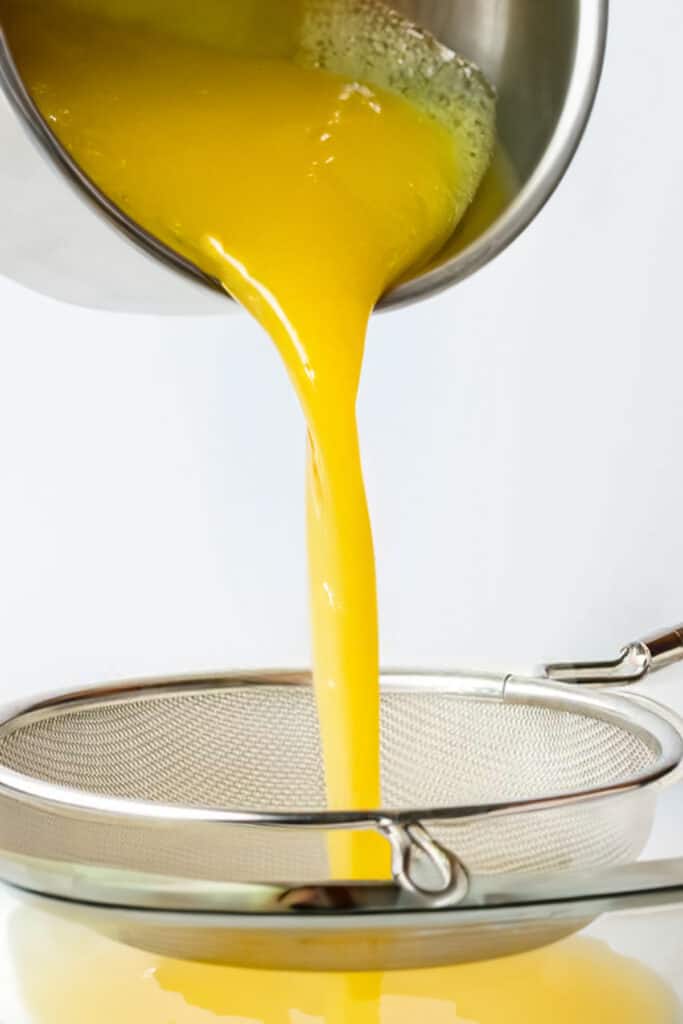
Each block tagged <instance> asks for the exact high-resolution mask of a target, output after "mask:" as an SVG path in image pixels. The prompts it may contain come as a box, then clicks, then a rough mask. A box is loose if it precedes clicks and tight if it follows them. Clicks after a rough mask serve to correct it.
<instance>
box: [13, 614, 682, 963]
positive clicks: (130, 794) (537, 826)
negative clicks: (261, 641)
mask: <svg viewBox="0 0 683 1024" xmlns="http://www.w3.org/2000/svg"><path fill="white" fill-rule="evenodd" d="M679 654H683V645H682V644H681V641H680V634H678V633H676V632H673V633H671V634H667V637H666V638H658V640H657V641H653V642H652V643H651V646H647V645H646V644H640V645H633V646H632V647H631V648H628V649H627V650H626V651H625V653H624V655H623V657H622V658H621V659H620V660H619V661H617V662H613V663H607V664H606V665H603V664H598V665H594V666H574V667H572V668H571V670H570V669H568V667H567V666H555V667H553V668H552V669H550V670H549V671H550V672H551V673H553V674H555V675H556V676H561V677H563V678H566V677H567V676H568V675H569V674H570V671H571V673H573V677H574V678H583V679H588V680H589V681H591V682H594V683H597V682H604V681H605V680H607V681H611V682H615V681H619V680H621V681H625V680H627V679H632V678H635V677H637V676H640V675H644V674H645V672H646V671H647V670H648V669H649V668H653V667H658V665H659V664H660V663H664V662H668V661H670V660H673V658H675V657H677V656H678V655H679ZM381 743H382V787H383V809H382V810H381V811H376V812H372V813H367V814H366V813H360V812H350V813H348V814H339V813H334V814H332V813H327V812H326V810H325V799H324V784H323V770H322V761H321V755H320V746H319V738H318V726H317V719H316V712H315V701H314V697H313V693H312V689H311V686H310V681H309V679H308V677H307V676H305V675H294V674H291V675H286V674H273V673H271V674H267V673H266V674H263V675H260V676H254V675H249V674H246V675H233V676H216V677H206V678H200V679H195V680H179V679H175V680H162V681H152V682H149V683H144V684H141V683H133V684H128V685H123V686H120V687H115V688H103V689H100V690H95V691H89V692H82V693H80V694H71V695H67V696H63V697H58V698H55V699H51V700H48V701H45V702H43V703H41V704H36V705H33V706H31V707H29V708H25V709H21V710H19V711H16V710H15V711H14V713H12V714H11V715H9V716H5V719H4V724H3V725H2V726H1V727H0V877H2V878H4V880H5V881H6V882H8V883H9V884H11V885H13V886H15V887H17V888H18V889H21V890H24V891H25V892H29V893H33V894H38V895H39V896H40V897H42V902H45V903H46V905H49V907H50V908H51V909H53V910H56V911H57V912H60V913H67V914H69V915H71V916H75V917H77V918H79V919H81V920H83V921H84V922H85V923H87V924H89V925H90V926H92V927H95V928H96V929H98V930H100V931H103V932H105V933H107V934H110V935H112V936H114V937H117V938H120V939H122V940H123V941H126V942H129V943H131V944H133V945H138V946H141V947H143V948H147V949H152V950H154V951H156V952H160V953H168V954H171V955H175V956H182V957H184V958H188V959H201V960H209V961H217V962H227V963H240V964H245V965H252V966H273V967H274V966H278V967H285V968H328V969H370V968H390V967H399V966H425V965H430V964H437V963H453V962H456V961H458V960H465V959H476V958H486V957H491V956H494V955H501V954H503V953H507V952H513V951H517V950H521V949H526V948H531V947H533V946H535V945H540V944H543V943H546V942H550V941H553V940H554V939H556V938H559V937H561V936H562V935H565V934H567V933H569V932H571V931H573V930H575V929H576V928H578V927H581V926H582V925H583V924H584V923H586V921H587V920H589V919H590V918H591V917H592V916H595V914H596V913H599V912H600V911H601V910H603V909H606V908H607V904H608V905H609V906H610V907H611V906H617V905H619V906H621V905H626V904H629V903H630V902H633V901H634V900H637V899H638V898H643V899H644V898H645V896H642V894H641V895H640V896H638V895H637V892H636V891H637V890H644V889H647V890H648V892H649V896H648V898H649V899H650V900H651V901H652V900H654V901H657V900H661V899H664V898H668V899H674V898H677V897H678V892H677V889H678V887H683V865H675V864H669V865H647V864H640V865H638V864H634V862H636V861H637V858H638V856H639V854H640V853H641V851H642V849H643V847H644V845H645V842H646V840H647V838H648V835H649V829H650V824H651V819H652V814H653V811H654V807H655V801H656V795H657V790H658V787H657V786H656V785H654V783H655V782H656V781H658V780H662V779H666V778H667V777H668V776H670V775H671V773H672V772H673V771H674V769H675V768H676V767H677V766H678V765H679V764H680V762H681V760H682V758H683V741H682V740H681V735H680V733H679V731H678V729H677V728H676V727H675V725H674V723H673V720H672V718H671V716H667V715H666V714H664V712H663V711H662V713H660V710H659V709H658V708H657V706H656V705H653V704H652V703H651V702H649V701H648V702H644V701H642V700H640V699H637V698H636V699H632V698H629V697H627V696H625V695H624V694H623V693H614V694H608V693H606V692H600V691H597V690H595V689H593V688H590V687H588V688H586V687H582V688H579V687H576V686H568V685H566V684H565V683H559V682H550V681H548V680H547V679H546V680H531V679H523V678H518V677H510V676H495V675H472V674H448V675H446V674H432V675H424V674H405V673H389V674H387V675H385V677H384V679H383V692H382V732H381ZM331 829H335V830H337V829H375V830H377V831H379V832H380V833H381V834H383V835H384V836H385V837H386V839H387V842H389V843H390V844H391V847H392V854H393V874H394V877H393V880H392V881H387V882H381V881H377V882H367V883H362V882H353V883H345V882H336V881H333V880H331V879H330V876H329V870H328V866H327V856H326V838H327V835H328V833H329V831H330V830H331ZM678 898H681V897H678ZM606 901H607V903H606Z"/></svg>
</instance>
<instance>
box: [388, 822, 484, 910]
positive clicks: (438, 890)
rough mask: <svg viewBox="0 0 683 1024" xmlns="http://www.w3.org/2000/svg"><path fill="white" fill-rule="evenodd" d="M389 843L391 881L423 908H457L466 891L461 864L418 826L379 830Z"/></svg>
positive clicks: (464, 874) (467, 879)
mask: <svg viewBox="0 0 683 1024" xmlns="http://www.w3.org/2000/svg"><path fill="white" fill-rule="evenodd" d="M382 832H383V833H384V835H385V836H386V837H387V839H388V840H389V842H390V843H391V867H392V872H393V875H394V880H395V881H396V883H397V884H398V885H400V886H401V888H402V889H404V890H405V891H406V892H409V893H410V894H411V895H414V896H417V897H419V898H420V900H421V901H424V904H425V906H426V907H430V908H437V907H444V906H449V907H453V906H457V904H458V903H460V902H461V901H462V900H464V898H465V897H466V896H467V893H468V891H469V885H470V883H469V876H468V874H467V870H466V868H465V866H464V864H462V862H461V861H460V860H459V859H458V858H457V857H456V856H455V854H453V853H451V852H450V851H449V850H446V849H444V847H443V846H441V845H440V844H439V843H437V841H436V840H435V839H434V838H433V836H431V835H430V834H429V832H428V831H427V829H426V828H425V827H424V825H422V824H420V822H412V823H410V824H400V823H397V822H395V821H392V822H391V823H390V824H388V825H385V826H383V827H382Z"/></svg>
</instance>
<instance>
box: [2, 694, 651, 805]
mask: <svg viewBox="0 0 683 1024" xmlns="http://www.w3.org/2000/svg"><path fill="white" fill-rule="evenodd" d="M381 751H382V766H383V767H382V775H383V802H384V805H385V806H386V807H389V808H416V807H422V808H424V807H442V806H453V805H457V804H472V803H486V802H491V801H497V800H512V799H523V798H529V797H538V796H544V795H551V794H555V793H558V794H559V793H566V792H570V791H572V790H576V789H585V788H589V787H595V786H599V785H602V784H612V783H615V782H620V781H625V780H627V779H629V778H631V777H633V776H634V775H636V774H639V773H640V772H642V771H643V770H647V769H648V768H650V767H651V766H652V765H654V763H655V761H656V759H657V754H658V752H657V750H656V749H654V748H653V747H652V746H651V745H649V744H648V743H647V742H646V741H645V739H643V738H641V737H640V736H639V735H637V734H634V733H633V732H631V731H629V730H628V729H626V728H622V727H620V726H619V725H615V724H611V723H609V722H605V721H602V720H600V719H597V718H591V717H589V716H588V715H585V714H575V713H571V712H567V711H563V710H556V709H553V708H549V707H541V706H534V705H530V704H529V705H525V704H507V703H503V702H491V701H484V700H479V699H475V698H471V697H462V696H458V695H454V694H448V693H433V692H432V693H430V692H425V693H401V692H399V693H387V694H385V695H384V696H383V699H382V726H381ZM0 763H1V764H2V765H4V766H5V767H7V768H11V769H13V770H14V771H17V772H20V773H22V774H26V775H30V776H33V777H37V778H40V779H43V780H45V781H47V782H51V783H56V784H60V785H64V786H70V787H73V788H76V789H81V790H85V791H89V792H93V793H98V794H103V795H108V796H116V797H123V798H132V799H138V800H149V801H154V802H162V803H171V804H181V805H185V806H202V807H211V808H222V809H245V810H257V811H294V810H302V809H303V810H311V811H316V810H323V809H324V808H325V792H324V782H323V770H322V760H321V753H320V744H319V739H318V725H317V717H316V709H315V700H314V697H313V694H312V691H311V690H310V689H308V688H299V687H286V686H267V685H263V686H256V687H249V686H245V687H226V688H219V689H216V690H214V691H213V692H211V691H209V692H197V691H190V690H188V692H187V693H186V694H183V693H178V692H177V691H176V692H173V693H170V694H167V695H164V694H162V695H159V696H154V697H145V698H139V699H128V700H126V701H116V702H113V703H103V704H102V705H101V706H99V707H92V708H85V709H74V710H71V711H66V712H64V711H63V712H61V713H59V714H55V715H53V716H51V717H45V718H42V719H38V720H34V721H29V722H27V724H25V725H19V727H18V728H16V729H15V730H14V731H12V732H9V733H8V734H6V735H4V736H3V737H1V738H0Z"/></svg>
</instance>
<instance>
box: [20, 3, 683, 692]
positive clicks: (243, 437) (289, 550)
mask: <svg viewBox="0 0 683 1024" xmlns="http://www.w3.org/2000/svg"><path fill="white" fill-rule="evenodd" d="M642 11H643V8H642V4H640V3H639V2H638V0H616V2H615V3H614V4H613V12H612V26H611V37H610V45H609V53H608V59H607V67H606V72H605V78H604V81H603V87H602V90H601V93H600V96H599V100H598V104H597V108H596V111H595V114H594V117H593V120H592V122H591V125H590V128H589V132H588V135H587V137H586V140H585V142H584V144H583V146H582V148H581V149H580V151H579V155H578V157H577V159H576V161H575V163H574V165H573V167H572V168H571V171H570V173H569V174H568V176H567V178H566V180H565V181H564V183H563V185H562V186H561V188H560V191H559V192H558V193H557V195H556V196H555V197H554V198H553V199H552V201H551V202H550V204H549V206H548V207H547V209H546V210H545V211H544V213H543V214H542V215H541V217H540V218H539V219H538V220H537V221H536V222H535V223H534V225H533V226H532V227H531V228H530V229H529V230H528V232H527V233H526V234H525V235H524V237H523V238H522V239H521V240H519V241H518V242H517V243H516V244H515V245H514V246H513V247H512V248H511V249H510V250H509V251H508V252H507V253H506V254H504V255H503V256H502V257H500V258H499V259H498V260H497V261H496V262H495V263H494V264H493V265H492V266H490V267H489V268H487V269H486V270H484V271H483V272H481V273H480V274H479V275H478V276H477V277H475V278H474V279H472V280H471V281H469V282H467V283H465V284H463V285H461V286H459V287H458V288H456V289H454V290H453V291H451V292H450V293H449V294H446V295H445V296H441V297H438V298H436V299H434V300H432V301H430V302H428V303H426V304H423V305H420V306H416V307H413V308H411V309H408V310H403V311H400V312H398V313H393V314H390V315H385V316H382V317H377V318H375V319H374V320H373V322H372V327H371V331H370V337H369V341H368V352H367V362H366V368H365V377H364V383H363V388H362V394H361V400H360V416H361V423H362V434H363V444H364V455H365V465H366V473H367V481H368V488H369V493H370V500H371V506H372V514H373V520H374V527H375V535H376V543H377V559H378V570H379V586H380V607H381V627H382V650H383V658H384V661H385V662H387V663H392V664H418V665H419V664H424V665H453V664H470V663H474V664H482V663H483V664H490V665H493V666H499V667H502V668H508V667H521V666H524V665H533V664H534V663H536V662H538V661H540V660H542V659H543V658H545V657H550V656H552V657H565V656H567V657H571V656H582V655H599V654H602V653H604V654H611V653H612V651H613V650H614V649H616V648H617V647H618V646H619V645H620V644H621V643H622V642H624V641H627V640H629V639H631V638H633V637H635V636H638V635H639V634H641V633H642V632H643V631H644V630H649V629H650V628H652V627H656V626H659V625H666V624H670V623H671V622H673V621H677V620H681V619H683V584H682V577H683V546H682V544H681V507H682V504H683V502H682V499H683V483H682V473H681V466H682V458H681V451H682V450H683V402H682V401H681V393H682V385H681V379H682V371H683V352H682V351H681V340H682V333H683V332H682V325H683V309H682V308H681V292H682V290H683V286H682V284H681V255H680V244H679V240H680V234H681V227H682V226H683V190H682V188H681V171H682V169H683V135H682V134H681V131H680V87H681V79H680V74H681V72H680V54H681V50H682V48H683V8H682V7H681V5H680V3H679V0H657V3H656V12H657V14H656V17H655V18H648V19H644V18H643V15H642ZM1 159H2V156H1V154H0V160H1ZM9 202H11V197H9V196H6V195H5V196H0V214H1V212H2V203H5V204H7V203H9ZM87 258H88V256H87V253H84V254H83V260H84V261H85V260H87ZM0 304H1V305H0V308H1V311H2V312H1V318H0V336H1V341H0V480H1V483H0V488H1V490H2V494H1V498H0V697H12V696H15V695H18V694H19V693H22V692H27V691H34V690H45V689H51V688H54V687H62V686H67V685H76V684H86V683H89V682H95V681H98V680H102V679H109V678H116V677H122V676H123V677H125V676H129V675H136V674H147V673H156V672H164V671H171V672H176V671H192V670H195V669H206V668H226V667H234V666H247V665H277V664H288V665H295V664H303V663H306V662H307V660H308V629H307V615H306V591H305V562H304V536H303V504H302V490H303V450H304V444H303V441H304V437H303V426H302V422H301V418H300V415H299V412H298V409H297V407H296V404H295V401H294V399H293V397H292V395H291V393H290V390H289V387H288V385H287V382H286V379H285V376H284V372H283V371H282V369H281V367H280V365H279V363H278V360H277V357H276V355H275V353H274V351H273V350H272V349H271V346H270V344H269V342H268V341H267V340H266V338H265V337H264V336H263V335H262V333H261V331H260V329H259V328H257V327H256V326H255V325H254V324H252V323H251V322H250V321H249V320H248V319H247V317H246V316H227V317H225V318H222V317H208V318H205V319H200V318H174V319H172V318H166V319H165V318H152V317H141V316H139V317H132V316H122V315H109V314H103V313H95V312H89V311H86V310H81V309H77V308H75V307H72V306H66V305H60V304H58V303H57V302H55V301H53V300H51V299H46V298H43V297H40V296H38V295H36V294H34V293H32V292H29V291H27V290H24V289H22V288H21V287H19V286H17V285H16V284H14V283H10V282H9V281H7V280H1V279H0Z"/></svg>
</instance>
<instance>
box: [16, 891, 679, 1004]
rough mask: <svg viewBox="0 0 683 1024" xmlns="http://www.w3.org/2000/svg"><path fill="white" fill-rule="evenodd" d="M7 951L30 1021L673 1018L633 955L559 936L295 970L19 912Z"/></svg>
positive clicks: (662, 992) (663, 989)
mask: <svg viewBox="0 0 683 1024" xmlns="http://www.w3.org/2000/svg"><path fill="white" fill-rule="evenodd" d="M10 948H11V949H12V956H13V962H14V969H15V973H16V975H17V978H18V982H19V987H20V990H21V994H22V998H23V1000H24V1002H25V1004H26V1008H27V1010H28V1013H29V1014H30V1020H31V1021H32V1024H95V1022H96V1024H122V1022H126V1024H137V1022H138V1021H140V1022H144V1024H421V1022H424V1024H551V1022H552V1024H590V1022H592V1021H595V1022H596V1024H598V1022H599V1024H680V1021H681V1019H683V1018H682V1016H681V1010H680V1004H679V1002H678V1000H677V998H676V996H675V995H674V993H672V992H671V991H670V990H669V989H668V988H667V986H666V985H665V984H664V983H663V982H662V981H661V980H659V979H658V978H657V976H656V975H655V974H654V973H653V972H652V971H650V970H648V969H647V968H644V967H642V966H640V965H639V964H638V963H637V962H636V961H634V960H630V959H627V958H625V957H622V956H619V955H617V954H616V953H614V952H612V951H611V950H610V949H609V947H608V946H607V945H605V944H603V943H601V942H597V941H595V940H591V939H584V938H581V939H571V940H569V941H567V942H562V943H559V944H558V945H556V946H551V947H549V948H548V949H545V950H541V951H539V952H537V953H527V954H525V955H523V956H515V957H510V958H508V959H506V960H499V961H493V962H491V963H484V964H471V965H469V964H464V965H462V966H459V967H451V968H437V969H434V970H425V971H396V972H392V973H387V974H359V975H346V976H345V975H333V974H306V973H302V974H297V973H285V972H268V973H263V972H259V971H248V970H240V969H237V968H222V967H209V966H206V965H202V964H192V963H183V962H179V961H173V960H164V959H159V958H158V957H154V956H152V955H150V954H147V953H142V952H139V951H137V950H133V949H127V948H125V947H123V946H119V945H116V944H114V943H112V942H110V941H108V940H107V939H104V938H100V937H98V936H97V935H93V934H92V933H90V932H87V931H85V930H84V929H82V928H81V927H78V926H76V925H74V924H72V923H70V922H67V921H60V920H57V919H53V918H50V917H48V916H47V915H45V914H43V913H40V912H37V911H35V910H19V911H17V912H16V913H15V916H14V918H13V919H12V921H11V924H10Z"/></svg>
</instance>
